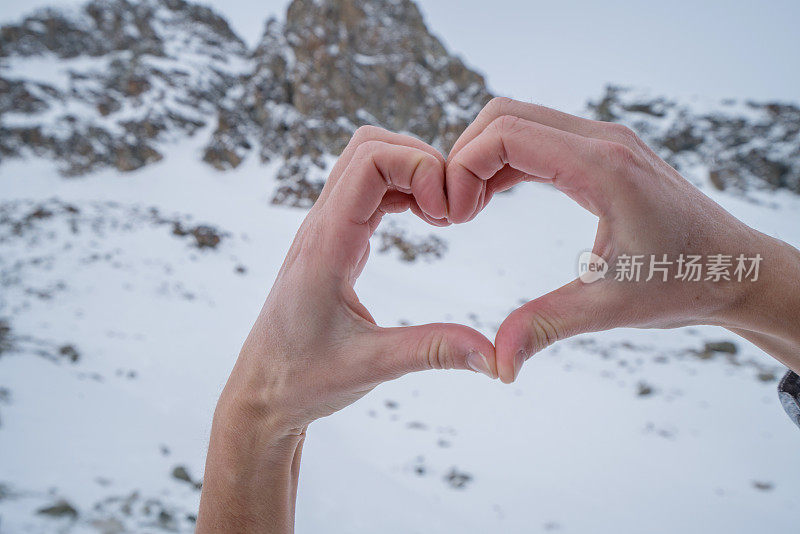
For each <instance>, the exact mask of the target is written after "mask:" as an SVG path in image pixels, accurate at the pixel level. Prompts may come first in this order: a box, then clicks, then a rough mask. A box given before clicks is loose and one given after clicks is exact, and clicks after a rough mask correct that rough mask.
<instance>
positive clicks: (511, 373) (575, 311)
mask: <svg viewBox="0 0 800 534" xmlns="http://www.w3.org/2000/svg"><path fill="white" fill-rule="evenodd" d="M621 309H624V306H623V303H622V302H619V299H618V298H617V297H616V296H615V295H614V294H613V293H612V292H610V291H609V290H608V288H607V286H606V284H605V283H604V281H600V282H595V283H594V284H585V283H583V282H582V281H580V280H574V281H572V282H570V283H569V284H567V285H565V286H563V287H561V288H559V289H556V290H555V291H552V292H550V293H548V294H547V295H544V296H542V297H539V298H538V299H535V300H532V301H530V302H528V303H527V304H524V305H523V306H521V307H520V308H517V309H516V310H514V311H513V312H511V314H509V316H508V317H506V319H505V320H504V321H503V323H502V324H501V325H500V328H499V329H498V331H497V335H496V336H495V346H496V351H497V353H496V354H497V369H498V373H499V376H500V380H502V381H503V382H505V383H507V384H508V383H511V382H513V381H514V380H516V378H517V376H518V375H519V372H520V369H521V368H522V364H523V363H524V362H525V361H526V360H527V359H528V358H530V357H531V356H532V355H533V354H535V353H537V352H539V351H541V350H542V349H544V348H546V347H548V346H549V345H551V344H553V343H555V342H556V341H559V340H562V339H564V338H567V337H571V336H574V335H577V334H582V333H585V332H597V331H600V330H608V329H611V328H614V327H616V326H619V324H620V323H621V321H622V319H621V317H620V316H619V315H618V313H619V312H618V310H621Z"/></svg>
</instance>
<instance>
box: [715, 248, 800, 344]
mask: <svg viewBox="0 0 800 534" xmlns="http://www.w3.org/2000/svg"><path fill="white" fill-rule="evenodd" d="M755 233H756V234H757V237H756V239H755V240H754V243H755V244H754V245H753V246H751V247H750V250H748V251H746V254H747V255H749V256H755V255H756V254H759V255H760V256H761V258H762V260H761V263H760V267H759V271H758V278H757V279H756V280H744V281H742V282H736V281H732V282H731V288H732V292H733V293H732V298H730V299H729V302H728V305H727V306H726V307H725V308H724V309H723V310H722V312H721V314H720V316H719V317H718V318H717V321H715V323H716V324H720V325H722V326H725V327H728V328H738V329H745V330H749V331H752V332H757V333H760V334H764V335H768V336H772V337H775V338H777V339H780V340H782V341H783V342H788V343H796V344H797V346H798V349H800V326H799V325H798V323H797V317H799V316H800V251H798V250H797V249H795V248H794V247H792V246H790V245H788V244H787V243H784V242H783V241H780V240H778V239H775V238H772V237H769V236H767V235H764V234H761V233H760V232H755Z"/></svg>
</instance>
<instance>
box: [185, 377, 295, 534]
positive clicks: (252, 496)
mask: <svg viewBox="0 0 800 534" xmlns="http://www.w3.org/2000/svg"><path fill="white" fill-rule="evenodd" d="M228 389H229V388H228V387H226V390H228ZM239 393H240V392H239ZM241 400H242V399H241V397H240V396H237V394H232V393H231V392H230V391H226V392H224V393H223V395H222V397H221V398H220V401H219V404H218V405H217V409H216V411H215V413H214V422H213V425H212V429H211V440H210V443H209V448H208V456H207V458H206V470H205V477H204V481H203V493H202V496H201V499H200V512H199V516H198V521H197V530H196V532H198V533H199V534H205V533H216V532H220V533H222V532H224V533H226V534H227V533H270V534H278V533H280V534H285V533H291V532H293V530H294V507H295V498H296V495H297V481H298V476H299V471H300V455H301V451H302V447H303V441H304V438H305V432H304V431H302V432H295V433H292V432H283V431H277V430H276V429H275V427H274V426H273V425H271V424H270V423H269V422H268V421H267V420H265V419H264V418H263V417H261V416H260V414H259V413H258V412H254V411H253V410H251V409H249V407H247V406H244V403H242V402H241Z"/></svg>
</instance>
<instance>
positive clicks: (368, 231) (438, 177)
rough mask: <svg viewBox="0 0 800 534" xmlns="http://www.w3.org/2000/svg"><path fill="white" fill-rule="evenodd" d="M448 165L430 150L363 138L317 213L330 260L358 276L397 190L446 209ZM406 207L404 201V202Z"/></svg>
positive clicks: (320, 236)
mask: <svg viewBox="0 0 800 534" xmlns="http://www.w3.org/2000/svg"><path fill="white" fill-rule="evenodd" d="M443 184H444V166H443V164H442V162H441V160H439V159H438V158H436V157H434V156H433V155H431V154H430V153H429V152H428V151H426V150H421V149H418V148H415V147H409V146H404V145H392V144H389V143H385V142H382V141H368V142H366V143H362V144H361V145H360V146H359V147H358V148H357V149H356V151H355V152H354V153H353V155H352V157H351V159H350V162H349V164H348V165H347V167H346V168H345V169H344V170H343V171H342V173H341V176H340V178H339V180H338V181H337V183H336V184H335V185H334V186H333V187H332V188H331V190H330V193H329V196H328V199H327V201H326V202H325V203H324V204H323V205H322V206H321V207H320V209H319V210H318V211H317V212H316V213H315V214H314V217H315V219H316V221H315V222H316V224H315V226H316V233H317V234H318V239H317V240H316V242H315V244H316V246H318V247H319V249H321V250H322V251H323V254H324V257H325V258H326V263H328V264H329V265H330V266H332V267H333V269H334V272H335V273H336V274H337V276H341V277H342V278H345V279H347V280H352V279H353V278H354V277H353V276H352V275H353V273H354V272H355V271H356V270H357V267H358V264H359V262H360V260H361V259H362V257H363V256H364V253H365V251H366V249H367V246H368V245H369V238H370V236H371V235H372V232H373V231H374V227H373V225H371V224H370V221H373V220H374V216H375V215H376V213H377V214H380V208H381V203H382V202H383V201H384V197H385V196H386V194H387V193H388V192H390V191H392V190H398V191H402V192H405V193H411V194H412V195H413V198H414V200H416V202H417V204H418V205H420V206H429V207H430V208H429V209H431V210H432V211H441V212H444V210H445V204H446V200H445V197H444V186H443ZM401 207H402V206H401Z"/></svg>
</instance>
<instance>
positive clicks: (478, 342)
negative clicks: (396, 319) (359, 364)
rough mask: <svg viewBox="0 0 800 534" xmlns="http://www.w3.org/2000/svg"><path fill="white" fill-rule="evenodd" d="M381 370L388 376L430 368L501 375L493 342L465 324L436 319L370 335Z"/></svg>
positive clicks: (389, 377) (380, 330)
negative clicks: (439, 321) (440, 321)
mask: <svg viewBox="0 0 800 534" xmlns="http://www.w3.org/2000/svg"><path fill="white" fill-rule="evenodd" d="M370 336H371V337H372V339H371V340H369V341H370V345H371V346H372V347H374V350H373V351H371V352H372V353H373V354H376V356H373V357H376V358H377V360H378V361H376V362H374V363H375V364H377V365H378V367H379V369H380V372H381V374H382V375H383V376H384V377H386V379H387V380H390V379H392V378H397V377H399V376H402V375H404V374H407V373H411V372H414V371H425V370H428V369H468V370H472V371H476V372H480V373H483V374H485V375H487V376H489V377H491V378H497V364H496V361H495V351H494V346H493V345H492V343H491V342H490V341H489V340H488V339H486V336H484V335H483V334H481V333H480V332H478V331H477V330H474V329H472V328H469V327H467V326H464V325H459V324H449V323H432V324H426V325H420V326H405V327H397V328H380V329H378V330H376V331H375V332H374V333H372V334H371V335H370Z"/></svg>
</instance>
